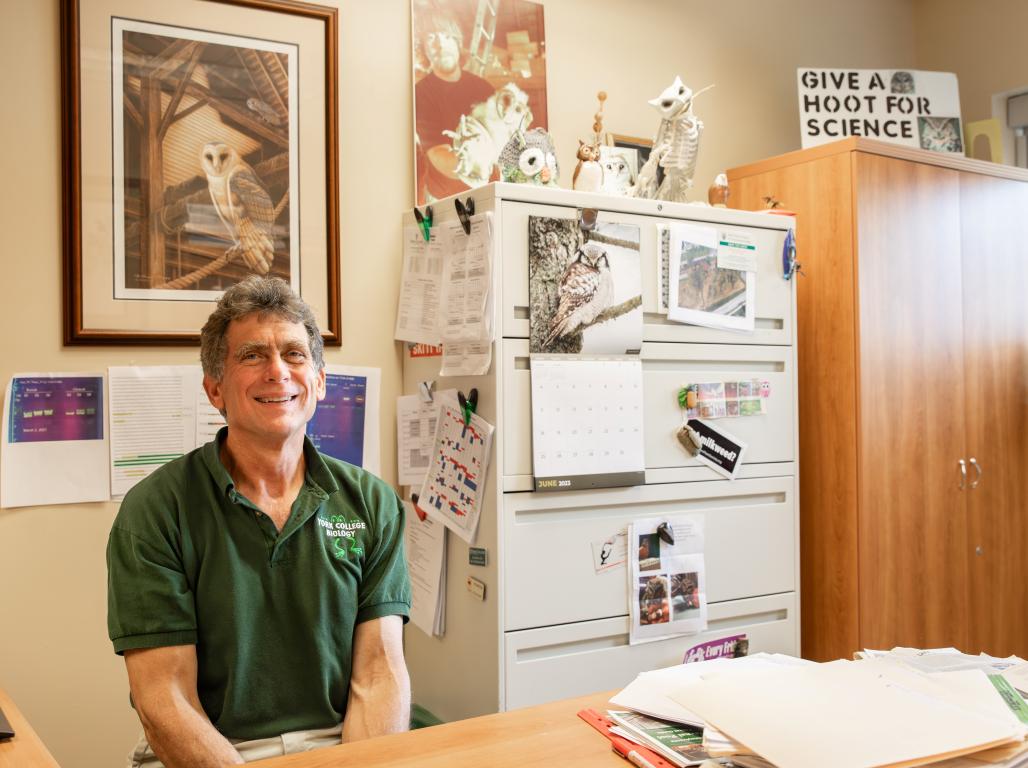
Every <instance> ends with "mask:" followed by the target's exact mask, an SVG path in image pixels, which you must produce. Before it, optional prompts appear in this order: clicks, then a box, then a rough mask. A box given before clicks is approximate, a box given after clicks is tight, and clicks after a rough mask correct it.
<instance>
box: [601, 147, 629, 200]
mask: <svg viewBox="0 0 1028 768" xmlns="http://www.w3.org/2000/svg"><path fill="white" fill-rule="evenodd" d="M600 165H602V166H603V191H604V192H606V193H607V194H608V195H626V194H628V190H629V189H631V187H632V185H633V184H634V183H635V174H634V173H633V171H632V166H630V165H629V164H628V160H627V159H626V158H625V156H624V155H623V154H621V151H620V150H618V149H617V148H616V147H600Z"/></svg>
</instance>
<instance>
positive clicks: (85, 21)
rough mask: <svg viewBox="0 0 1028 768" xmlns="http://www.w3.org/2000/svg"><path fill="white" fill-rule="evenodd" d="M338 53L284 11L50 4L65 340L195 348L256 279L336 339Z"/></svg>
mask: <svg viewBox="0 0 1028 768" xmlns="http://www.w3.org/2000/svg"><path fill="white" fill-rule="evenodd" d="M337 41H338V22H337V11H336V10H335V9H334V8H328V7H321V6H317V5H313V4H308V3H300V2H293V0H61V54H62V106H63V115H62V126H63V136H62V139H63V151H64V179H63V192H64V217H63V234H64V343H65V344H69V345H73V344H195V343H197V341H198V339H199V332H200V328H201V326H202V325H203V323H204V321H205V320H206V318H207V316H208V315H209V314H210V312H211V310H212V309H213V303H214V302H215V301H217V299H218V298H219V297H220V296H221V294H222V292H223V291H225V290H226V289H227V288H229V287H231V286H232V285H234V284H236V283H238V282H239V281H241V280H244V279H246V278H247V277H249V276H251V275H262V276H273V277H279V278H281V279H283V280H285V281H287V282H288V283H289V284H290V285H291V286H292V287H293V288H294V290H297V291H298V292H299V293H300V295H301V296H303V298H304V300H306V301H307V303H308V304H310V305H311V307H312V308H313V309H314V312H315V316H316V317H317V320H318V325H319V327H320V328H321V329H322V332H323V334H324V336H325V343H326V344H336V345H338V344H339V343H340V299H339V215H338V210H339V180H338V172H337V163H338V100H337V93H338V84H337V75H336V73H337V71H338V48H337ZM301 72H302V73H303V77H302V78H301V77H300V73H301Z"/></svg>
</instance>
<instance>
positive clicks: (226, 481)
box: [201, 427, 339, 498]
mask: <svg viewBox="0 0 1028 768" xmlns="http://www.w3.org/2000/svg"><path fill="white" fill-rule="evenodd" d="M227 438H228V427H222V428H221V429H219V430H218V435H217V437H216V438H215V439H214V440H211V441H210V442H209V443H206V444H205V445H204V446H203V447H202V448H201V451H202V452H203V461H204V464H206V465H207V469H208V470H209V471H210V473H211V477H213V478H214V481H215V482H216V483H217V484H218V487H219V488H221V490H222V492H223V493H224V494H225V495H226V496H229V495H230V494H232V493H233V492H235V488H236V484H235V482H234V481H233V480H232V476H231V475H230V474H229V473H228V470H227V469H225V465H224V464H222V463H221V446H222V445H224V444H225V440H226V439H227ZM303 458H304V463H305V464H306V467H307V469H306V475H307V477H306V481H307V482H309V483H312V484H313V485H314V486H315V487H317V488H318V489H319V490H320V491H321V492H322V493H323V494H324V495H325V496H326V497H327V496H330V495H332V494H333V493H335V492H336V491H338V490H339V483H338V482H336V479H335V477H333V476H332V473H331V472H330V471H329V469H328V467H327V466H326V465H325V460H324V459H323V458H322V457H321V454H320V453H318V451H317V449H316V448H315V447H314V443H312V442H311V439H310V438H309V437H307V435H304V436H303ZM240 498H242V497H240Z"/></svg>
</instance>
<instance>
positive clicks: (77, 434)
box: [8, 376, 104, 443]
mask: <svg viewBox="0 0 1028 768" xmlns="http://www.w3.org/2000/svg"><path fill="white" fill-rule="evenodd" d="M103 388H104V380H103V379H102V378H100V377H94V376H75V377H66V378H20V377H19V378H15V379H14V380H13V381H12V382H11V416H10V423H9V425H8V429H9V432H8V440H9V442H12V443H29V442H54V441H60V440H102V439H103V436H104V417H103Z"/></svg>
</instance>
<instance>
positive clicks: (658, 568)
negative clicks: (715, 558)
mask: <svg viewBox="0 0 1028 768" xmlns="http://www.w3.org/2000/svg"><path fill="white" fill-rule="evenodd" d="M662 531H663V535H662ZM669 539H670V541H669ZM628 546H629V557H630V561H631V565H630V567H629V568H628V578H629V584H628V587H629V588H628V603H629V605H628V612H629V615H630V616H631V628H630V630H629V642H630V643H632V644H635V643H639V642H646V641H649V640H659V639H661V638H664V637H667V636H668V635H678V634H694V633H696V632H702V631H703V630H705V629H706V628H707V588H706V566H705V563H704V557H703V515H679V516H676V517H668V518H663V517H659V518H658V517H652V518H645V519H639V520H633V521H632V522H631V524H630V525H629V526H628Z"/></svg>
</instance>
